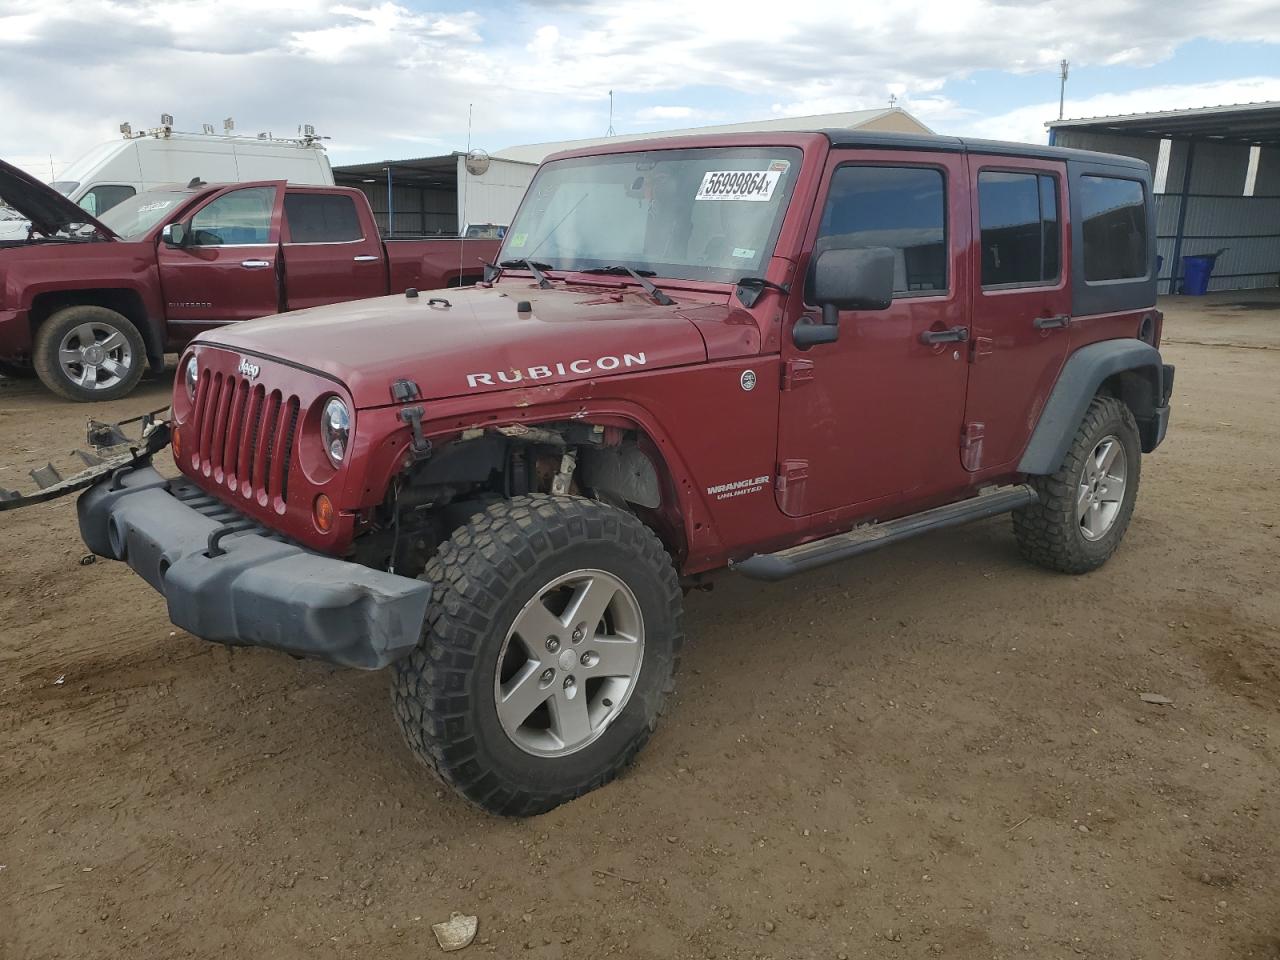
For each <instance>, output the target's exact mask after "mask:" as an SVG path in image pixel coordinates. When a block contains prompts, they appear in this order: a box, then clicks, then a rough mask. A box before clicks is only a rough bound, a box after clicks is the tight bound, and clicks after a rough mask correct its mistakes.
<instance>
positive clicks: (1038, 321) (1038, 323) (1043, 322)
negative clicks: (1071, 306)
mask: <svg viewBox="0 0 1280 960" xmlns="http://www.w3.org/2000/svg"><path fill="white" fill-rule="evenodd" d="M1070 322H1071V317H1070V316H1069V315H1068V314H1065V313H1060V314H1058V316H1056V317H1036V318H1035V320H1033V321H1032V323H1034V324H1035V327H1036V329H1037V330H1057V329H1058V328H1059V327H1065V326H1066V325H1067V324H1069V323H1070Z"/></svg>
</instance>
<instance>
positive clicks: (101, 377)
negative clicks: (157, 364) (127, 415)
mask: <svg viewBox="0 0 1280 960" xmlns="http://www.w3.org/2000/svg"><path fill="white" fill-rule="evenodd" d="M31 356H32V361H33V363H34V365H35V370H36V375H37V376H38V377H39V378H40V382H41V383H43V384H44V385H45V386H46V387H48V388H49V389H50V390H52V391H53V392H54V393H56V394H57V395H58V396H60V397H65V398H66V399H67V400H75V401H78V402H80V403H88V402H92V401H96V400H118V399H120V398H121V397H123V396H127V395H128V394H130V393H132V392H133V388H134V387H136V386H137V385H138V381H139V380H141V379H142V373H143V371H144V370H145V369H146V365H147V351H146V345H145V344H144V343H143V341H142V334H140V333H139V332H138V328H137V327H135V326H134V325H133V323H132V322H131V321H130V320H129V319H128V318H127V317H125V316H123V315H122V314H119V313H116V312H115V311H114V310H108V309H107V308H106V307H97V306H93V305H90V304H81V305H78V306H73V307H64V308H63V309H61V310H59V311H58V312H57V313H55V314H53V316H51V317H49V319H47V320H46V321H45V322H44V323H42V324H41V325H40V327H39V329H37V330H36V337H35V347H34V349H33V350H32V353H31Z"/></svg>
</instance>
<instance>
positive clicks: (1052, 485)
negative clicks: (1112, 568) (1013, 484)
mask: <svg viewBox="0 0 1280 960" xmlns="http://www.w3.org/2000/svg"><path fill="white" fill-rule="evenodd" d="M1141 457H1142V447H1141V445H1140V443H1139V441H1138V427H1137V424H1135V423H1134V420H1133V414H1132V413H1131V412H1130V411H1129V408H1128V407H1127V406H1125V405H1124V404H1123V403H1122V402H1121V401H1119V400H1117V399H1115V398H1114V397H1095V398H1094V399H1093V402H1092V403H1090V404H1089V409H1088V411H1087V412H1086V413H1085V416H1084V419H1083V420H1082V421H1081V422H1080V427H1079V429H1078V430H1077V431H1076V436H1075V439H1074V441H1073V442H1072V444H1071V447H1070V448H1069V449H1068V451H1067V455H1066V458H1065V459H1064V460H1063V462H1062V466H1061V467H1060V468H1059V469H1058V471H1057V473H1054V474H1053V475H1052V476H1047V477H1032V478H1031V479H1030V483H1031V485H1032V486H1033V487H1034V488H1035V490H1036V493H1037V494H1038V495H1039V498H1040V499H1039V502H1038V503H1036V504H1034V505H1032V506H1030V507H1024V508H1022V509H1020V510H1015V511H1014V513H1013V531H1014V533H1015V535H1016V536H1017V539H1018V547H1019V548H1020V549H1021V551H1022V555H1023V556H1024V557H1026V558H1027V559H1028V560H1030V561H1031V562H1033V563H1036V564H1039V565H1040V566H1042V567H1047V568H1049V569H1050V570H1058V571H1060V572H1062V573H1088V572H1089V571H1090V570H1096V569H1097V568H1098V567H1100V566H1102V565H1103V564H1104V563H1106V562H1107V560H1108V559H1110V557H1111V555H1112V554H1113V553H1115V551H1116V548H1117V547H1119V546H1120V541H1121V540H1122V539H1123V538H1124V534H1125V531H1126V530H1127V529H1128V528H1129V520H1130V518H1131V517H1132V516H1133V506H1134V503H1135V501H1136V500H1137V497H1138V479H1139V476H1140V473H1141V466H1142V463H1141Z"/></svg>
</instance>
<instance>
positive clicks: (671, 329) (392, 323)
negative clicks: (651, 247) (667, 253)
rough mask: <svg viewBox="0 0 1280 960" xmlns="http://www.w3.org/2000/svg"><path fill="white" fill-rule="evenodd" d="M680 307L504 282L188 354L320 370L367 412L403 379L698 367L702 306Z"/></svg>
mask: <svg viewBox="0 0 1280 960" xmlns="http://www.w3.org/2000/svg"><path fill="white" fill-rule="evenodd" d="M433 298H438V299H436V300H435V302H434V303H432V302H431V301H432V299H433ZM681 300H682V303H681V305H679V306H675V307H660V306H657V305H655V304H653V303H651V302H650V301H649V300H648V298H646V297H643V296H642V295H640V294H639V293H638V292H636V291H635V290H634V288H632V289H631V290H627V291H621V290H617V289H611V288H602V287H588V286H585V285H584V286H580V287H564V286H561V285H559V284H557V285H556V287H554V288H552V289H549V290H540V289H538V288H537V287H536V286H534V285H531V284H530V285H526V284H524V283H520V282H503V283H501V284H499V285H497V286H495V287H492V288H484V287H468V288H464V289H450V290H437V291H433V292H423V293H422V294H421V295H420V296H418V297H416V298H411V297H406V296H404V295H403V294H399V295H395V296H390V297H379V298H377V299H373V300H360V301H355V302H352V303H339V304H331V305H329V306H325V307H313V308H311V309H308V310H299V311H297V312H294V313H284V314H278V315H276V316H272V317H264V318H262V319H261V320H250V321H248V322H247V323H240V324H236V325H235V326H234V327H223V328H220V329H218V330H211V331H209V332H207V333H204V334H201V335H200V337H198V338H197V341H196V344H197V346H198V345H199V344H202V343H203V344H208V345H210V346H218V347H223V348H226V349H229V350H233V351H239V352H243V353H247V354H252V355H256V356H261V357H265V358H269V359H278V360H283V361H286V362H288V363H290V364H293V365H295V366H299V367H304V368H311V369H313V370H318V371H320V372H322V373H325V374H327V375H329V376H331V377H334V378H336V379H337V380H339V381H341V382H342V383H343V384H345V385H346V387H347V389H348V390H349V391H350V392H351V396H352V399H353V400H355V402H356V405H357V407H362V408H363V407H376V406H385V405H387V404H389V403H391V402H392V397H391V390H390V388H391V384H392V383H393V382H395V381H396V380H398V379H400V378H406V379H409V380H413V381H414V382H415V383H417V385H418V388H419V389H420V390H421V392H422V396H423V397H424V398H425V399H441V398H444V397H454V396H466V395H471V394H478V393H491V392H496V391H500V390H512V389H518V388H527V387H538V386H545V385H549V384H554V383H563V382H567V381H573V380H592V379H599V378H602V377H609V376H617V375H620V374H625V373H638V372H642V371H645V370H656V369H662V368H664V367H674V366H682V365H686V364H694V363H702V362H704V361H705V360H706V359H707V350H706V346H705V344H704V342H703V338H702V335H701V334H700V333H699V332H698V329H697V328H696V327H695V326H694V324H693V323H692V322H691V321H690V320H689V319H687V318H686V317H685V316H682V315H681V314H682V309H683V308H688V309H696V308H698V307H704V306H706V303H705V302H704V301H699V300H693V299H692V298H685V297H684V296H682V297H681ZM521 301H528V305H529V307H530V309H529V310H528V311H527V312H524V311H519V310H517V306H518V305H519V304H520V303H521ZM445 302H447V303H448V304H449V305H448V306H445V305H444V303H445Z"/></svg>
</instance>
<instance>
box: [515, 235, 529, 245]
mask: <svg viewBox="0 0 1280 960" xmlns="http://www.w3.org/2000/svg"><path fill="white" fill-rule="evenodd" d="M528 242H529V235H528V234H527V233H513V234H512V235H511V245H512V246H513V247H523V246H524V245H525V244H526V243H528Z"/></svg>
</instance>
